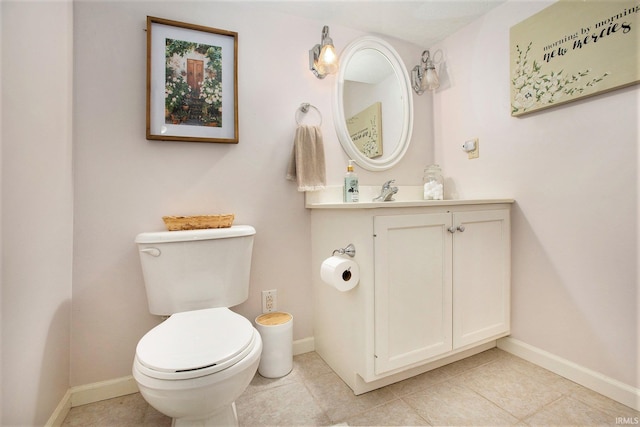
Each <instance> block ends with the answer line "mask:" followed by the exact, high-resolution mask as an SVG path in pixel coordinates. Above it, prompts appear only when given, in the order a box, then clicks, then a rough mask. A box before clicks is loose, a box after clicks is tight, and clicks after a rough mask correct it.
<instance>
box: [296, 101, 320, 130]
mask: <svg viewBox="0 0 640 427" xmlns="http://www.w3.org/2000/svg"><path fill="white" fill-rule="evenodd" d="M309 108H313V109H314V110H316V112H317V113H318V116H319V117H320V123H319V124H318V126H322V113H321V112H320V110H318V108H316V106H315V105H311V104H309V103H308V102H304V103H302V104H300V107H298V109H297V110H296V123H297V124H298V126H300V125H301V123H300V120H298V113H300V112H302V114H307V113H308V112H309Z"/></svg>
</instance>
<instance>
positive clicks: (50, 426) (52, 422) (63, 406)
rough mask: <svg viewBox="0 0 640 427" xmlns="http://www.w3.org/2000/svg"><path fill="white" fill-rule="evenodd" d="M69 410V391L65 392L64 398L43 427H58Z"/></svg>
mask: <svg viewBox="0 0 640 427" xmlns="http://www.w3.org/2000/svg"><path fill="white" fill-rule="evenodd" d="M69 410H71V390H67V392H66V393H65V394H64V397H63V398H62V400H61V401H60V403H59V404H58V406H57V407H56V409H55V410H54V411H53V414H51V416H50V417H49V420H47V423H46V424H45V427H60V426H61V425H62V423H63V422H64V419H65V418H67V414H68V413H69Z"/></svg>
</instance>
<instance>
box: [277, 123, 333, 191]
mask: <svg viewBox="0 0 640 427" xmlns="http://www.w3.org/2000/svg"><path fill="white" fill-rule="evenodd" d="M326 174H327V173H326V170H325V162H324V144H323V142H322V132H321V131H320V128H319V127H318V126H305V125H301V126H298V128H297V129H296V136H295V139H294V140H293V150H292V152H291V159H290V160H289V167H288V168H287V179H288V180H291V181H296V182H297V184H298V191H314V190H322V189H323V188H324V187H325V185H326V182H327V179H326Z"/></svg>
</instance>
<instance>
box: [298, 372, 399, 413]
mask: <svg viewBox="0 0 640 427" xmlns="http://www.w3.org/2000/svg"><path fill="white" fill-rule="evenodd" d="M305 384H306V385H307V387H309V390H311V393H312V394H313V397H314V398H315V400H316V401H317V402H318V404H319V405H320V407H321V408H322V409H323V410H324V411H325V413H326V414H327V416H328V417H329V418H330V419H331V421H332V422H334V423H339V422H342V421H344V420H345V419H347V418H349V417H351V416H353V415H356V414H360V413H362V412H364V411H366V410H369V409H371V408H373V407H376V406H379V405H382V404H383V403H387V402H390V401H391V400H394V399H395V398H396V397H395V395H394V394H393V393H392V392H391V391H389V390H388V389H386V388H382V389H378V390H374V391H370V392H368V393H364V394H361V395H359V396H356V395H354V394H353V391H351V389H350V388H349V387H348V386H347V385H346V384H345V383H344V382H343V381H342V380H341V379H340V377H338V375H336V374H334V373H333V372H331V373H329V374H324V375H320V376H317V377H315V378H313V381H307V382H306V383H305Z"/></svg>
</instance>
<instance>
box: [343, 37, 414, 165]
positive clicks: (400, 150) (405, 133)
mask: <svg viewBox="0 0 640 427" xmlns="http://www.w3.org/2000/svg"><path fill="white" fill-rule="evenodd" d="M363 49H375V50H377V51H379V52H380V53H381V54H382V55H384V56H385V57H386V58H387V60H388V61H389V64H390V65H391V67H392V68H393V71H394V72H395V73H396V76H397V77H398V83H399V85H400V91H401V92H402V96H403V98H404V99H406V100H407V102H406V103H405V106H406V109H405V114H404V118H403V120H402V126H401V129H402V132H401V134H400V140H399V141H398V144H397V145H396V147H395V149H394V150H393V151H392V152H391V154H389V155H383V157H384V158H382V159H370V158H368V157H366V156H365V155H364V154H362V153H361V152H360V150H358V149H357V148H356V146H355V144H354V143H353V141H352V140H351V137H350V136H349V132H348V131H347V123H346V119H345V116H344V104H343V96H344V75H345V72H346V69H347V66H348V64H349V61H350V60H351V58H352V57H353V56H354V55H355V54H356V53H358V52H359V51H361V50H363ZM383 120H384V119H383ZM333 122H334V126H335V128H336V133H337V134H338V139H339V140H340V144H341V145H342V148H343V149H344V151H345V152H346V153H347V154H348V155H349V157H350V158H351V159H352V160H354V161H355V162H356V164H357V165H358V166H360V167H362V168H364V169H367V170H370V171H383V170H387V169H390V168H392V167H393V166H395V165H396V164H397V163H398V162H399V161H400V160H401V159H402V157H403V156H404V154H405V153H406V152H407V149H408V148H409V143H410V142H411V133H412V131H413V93H412V89H411V80H410V79H409V73H408V72H407V68H406V67H405V65H404V62H403V61H402V58H401V57H400V55H399V54H398V52H396V50H395V49H394V48H393V47H392V46H391V45H390V44H389V43H387V42H386V41H384V40H382V39H380V38H378V37H374V36H364V37H359V38H357V39H355V40H354V41H352V42H351V43H349V45H347V47H345V48H344V50H343V51H342V54H341V55H340V70H339V72H338V75H337V77H336V84H335V91H334V97H333ZM383 126H384V122H383Z"/></svg>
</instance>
